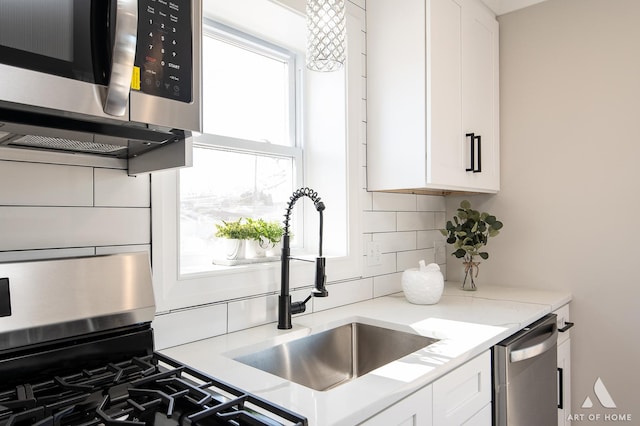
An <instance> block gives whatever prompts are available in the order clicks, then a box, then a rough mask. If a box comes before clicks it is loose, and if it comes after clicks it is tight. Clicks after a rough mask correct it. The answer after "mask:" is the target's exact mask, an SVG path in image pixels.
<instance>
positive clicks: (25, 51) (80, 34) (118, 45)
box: [0, 0, 138, 120]
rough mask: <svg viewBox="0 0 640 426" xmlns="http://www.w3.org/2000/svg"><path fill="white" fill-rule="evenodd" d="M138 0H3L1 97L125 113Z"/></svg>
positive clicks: (25, 103) (117, 116)
mask: <svg viewBox="0 0 640 426" xmlns="http://www.w3.org/2000/svg"><path fill="white" fill-rule="evenodd" d="M137 21H138V5H137V0H35V1H24V0H0V75H2V79H1V80H0V103H3V104H5V103H7V102H9V103H11V104H19V105H20V106H16V105H12V106H13V107H15V108H30V107H38V108H46V109H51V110H57V111H63V112H65V113H69V112H71V113H79V114H84V115H91V116H97V117H105V118H107V117H111V118H115V119H119V120H123V119H124V120H128V116H129V114H128V105H129V92H130V86H131V73H132V69H133V62H134V57H135V49H136V36H137V23H138V22H137Z"/></svg>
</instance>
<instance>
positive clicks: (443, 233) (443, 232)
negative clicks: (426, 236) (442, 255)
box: [440, 229, 449, 237]
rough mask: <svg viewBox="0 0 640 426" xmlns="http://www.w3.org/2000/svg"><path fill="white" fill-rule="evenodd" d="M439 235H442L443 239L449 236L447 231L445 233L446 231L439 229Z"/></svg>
mask: <svg viewBox="0 0 640 426" xmlns="http://www.w3.org/2000/svg"><path fill="white" fill-rule="evenodd" d="M440 233H441V234H442V236H443V237H446V236H447V235H449V231H447V230H446V229H441V230H440Z"/></svg>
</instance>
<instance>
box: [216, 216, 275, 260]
mask: <svg viewBox="0 0 640 426" xmlns="http://www.w3.org/2000/svg"><path fill="white" fill-rule="evenodd" d="M216 229H217V230H216V234H215V236H216V237H219V238H225V239H226V241H225V256H226V258H227V260H238V259H244V258H247V259H253V258H260V257H265V256H266V255H269V256H275V255H277V253H275V251H276V246H277V244H278V243H279V242H280V240H281V238H282V233H283V227H282V225H281V224H280V223H279V222H275V221H273V222H268V221H265V220H264V219H252V218H246V219H245V218H240V219H238V220H236V221H229V222H227V221H222V224H216Z"/></svg>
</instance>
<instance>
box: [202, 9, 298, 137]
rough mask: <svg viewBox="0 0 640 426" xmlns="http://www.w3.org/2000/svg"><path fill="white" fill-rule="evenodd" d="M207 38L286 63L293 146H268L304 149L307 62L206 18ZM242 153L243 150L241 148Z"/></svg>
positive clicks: (279, 48)
mask: <svg viewBox="0 0 640 426" xmlns="http://www.w3.org/2000/svg"><path fill="white" fill-rule="evenodd" d="M202 31H203V37H213V38H216V39H218V40H221V41H223V42H225V43H229V44H232V45H236V46H237V47H239V48H242V49H246V50H250V51H252V52H254V53H257V54H261V55H265V56H267V57H270V58H277V59H280V60H282V61H283V62H286V63H287V65H288V70H289V76H288V88H289V90H288V97H289V116H288V118H287V120H288V133H289V142H290V144H289V145H279V144H274V143H270V144H265V145H274V146H275V145H279V146H290V147H292V148H293V147H297V146H300V138H301V132H300V130H299V128H300V126H298V125H297V123H299V119H300V116H301V112H300V97H299V94H300V93H301V91H302V90H301V89H302V85H303V82H302V78H301V77H302V76H301V73H300V72H299V70H300V66H301V65H300V64H301V63H304V58H301V55H300V54H296V53H295V52H293V51H291V50H288V49H286V48H284V47H281V46H278V45H276V44H274V43H271V42H269V41H267V40H265V39H261V38H258V37H256V36H253V35H251V34H248V33H245V32H243V31H241V30H239V29H236V28H233V27H230V26H228V25H225V24H223V23H221V22H218V21H215V20H213V19H210V18H203V28H202ZM218 137H220V138H223V139H221V143H224V141H225V140H226V141H227V142H229V141H236V142H237V141H249V142H256V143H262V142H257V141H251V140H249V139H237V138H233V137H227V136H222V135H218ZM238 149H242V148H238Z"/></svg>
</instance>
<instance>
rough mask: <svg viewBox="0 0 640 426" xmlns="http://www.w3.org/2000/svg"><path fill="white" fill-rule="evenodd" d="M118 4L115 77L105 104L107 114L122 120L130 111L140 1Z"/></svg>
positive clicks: (122, 1)
mask: <svg viewBox="0 0 640 426" xmlns="http://www.w3.org/2000/svg"><path fill="white" fill-rule="evenodd" d="M115 1H116V29H115V32H114V34H115V40H114V43H113V52H112V56H111V57H112V61H111V76H110V78H109V86H108V87H107V96H106V98H105V101H104V108H103V109H104V112H105V113H106V114H109V115H113V116H117V117H122V116H123V115H124V113H125V112H126V111H127V105H128V104H129V93H130V92H131V76H132V74H133V64H134V61H135V56H136V45H137V36H138V1H137V0H115Z"/></svg>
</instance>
